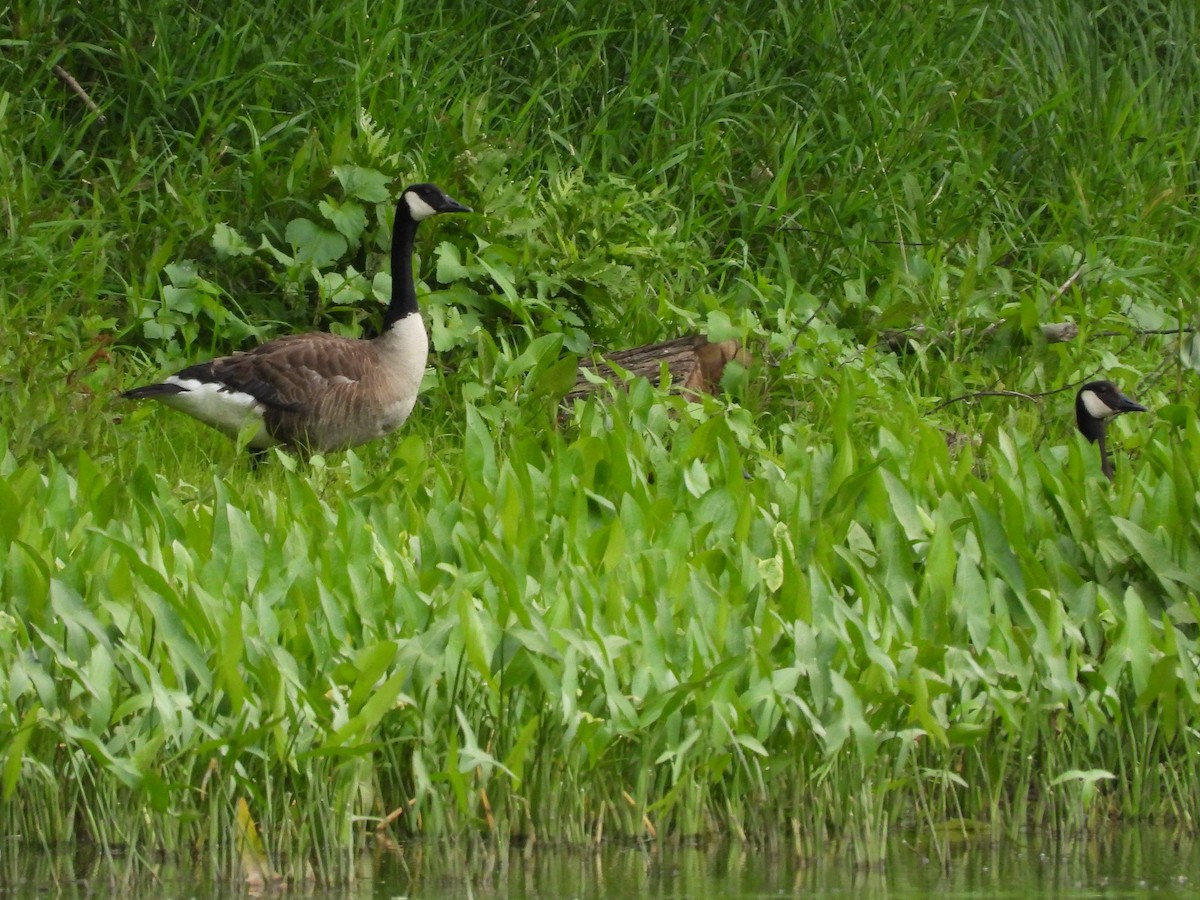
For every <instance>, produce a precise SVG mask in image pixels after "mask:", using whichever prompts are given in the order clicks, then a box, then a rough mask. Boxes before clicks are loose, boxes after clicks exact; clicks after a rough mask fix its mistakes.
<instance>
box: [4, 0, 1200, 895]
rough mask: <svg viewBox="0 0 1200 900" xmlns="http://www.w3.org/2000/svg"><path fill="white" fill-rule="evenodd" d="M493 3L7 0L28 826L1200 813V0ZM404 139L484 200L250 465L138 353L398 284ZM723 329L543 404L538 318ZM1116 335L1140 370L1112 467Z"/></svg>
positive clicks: (136, 839) (504, 829) (449, 832)
mask: <svg viewBox="0 0 1200 900" xmlns="http://www.w3.org/2000/svg"><path fill="white" fill-rule="evenodd" d="M462 7H463V8H462V9H458V8H456V7H455V6H454V5H452V4H451V5H444V6H440V7H435V8H430V7H429V5H425V6H421V5H403V4H402V5H396V6H390V7H389V6H385V7H382V8H381V7H379V6H378V4H375V5H371V6H368V5H366V4H362V3H354V2H350V3H346V4H341V5H338V6H336V7H328V6H325V7H318V6H314V7H313V8H311V9H308V10H298V11H295V12H291V11H288V12H284V11H282V10H270V9H268V10H266V11H265V12H264V11H262V10H261V9H260V7H259V5H256V4H250V3H242V2H233V3H231V4H225V5H223V6H222V7H221V9H220V10H219V11H218V10H217V9H216V7H213V8H212V9H211V10H209V9H208V8H207V7H206V6H205V5H201V6H200V7H199V8H195V9H189V10H187V11H186V12H184V13H182V14H181V13H180V12H179V10H178V9H176V8H174V7H171V8H168V7H166V6H162V5H161V4H153V3H124V4H118V5H116V6H115V7H114V8H112V9H108V10H105V11H98V12H96V13H94V14H91V15H86V16H85V15H83V14H82V13H79V12H76V11H71V10H68V11H63V10H60V9H59V8H58V7H56V6H54V5H51V4H40V3H35V2H29V3H17V4H15V5H13V6H10V8H9V9H8V18H9V19H10V20H11V21H12V23H13V28H12V31H11V34H10V35H9V36H8V37H7V38H5V39H4V41H3V49H4V57H5V59H4V63H3V68H0V183H2V184H3V185H4V186H5V189H4V190H3V191H0V241H2V242H3V247H2V248H0V250H2V252H3V259H4V262H3V264H2V268H0V314H2V315H3V321H4V323H5V325H6V327H5V329H4V332H3V335H2V336H0V385H2V387H3V391H2V392H0V434H3V435H4V447H5V448H6V450H5V451H4V454H3V458H2V460H0V509H3V510H4V511H5V512H4V513H3V514H0V560H2V561H0V598H3V599H2V603H3V605H2V607H0V792H2V793H0V796H2V797H3V804H2V806H0V834H3V835H5V836H19V837H22V838H24V839H26V840H28V841H31V842H34V843H38V844H43V845H46V846H52V845H57V844H59V843H61V842H66V841H88V842H96V843H97V844H98V845H99V846H101V847H102V848H104V850H105V852H109V853H117V852H126V851H127V852H132V853H135V854H139V855H141V856H143V857H144V858H145V859H146V860H147V863H148V864H149V863H150V862H151V861H152V859H153V856H154V854H155V853H156V852H158V851H167V852H169V853H174V854H179V855H181V856H184V857H188V858H192V857H194V858H196V859H198V860H199V861H200V862H201V863H202V864H203V865H204V866H205V867H206V868H207V869H208V871H210V872H211V873H212V874H214V875H217V876H222V877H224V876H233V875H235V874H236V873H238V872H239V871H240V870H241V868H242V867H243V866H244V864H245V862H244V858H243V855H242V854H243V850H244V849H245V848H243V847H242V846H241V845H240V843H239V841H238V840H237V837H236V835H237V821H238V820H237V808H238V802H239V801H241V800H244V801H245V802H246V804H247V806H248V809H249V812H250V814H251V815H252V816H253V818H254V821H255V823H256V825H257V828H258V830H259V833H260V834H261V837H262V841H263V847H262V848H261V851H260V852H261V854H265V858H266V859H267V861H268V862H269V865H270V866H271V867H272V868H273V869H275V870H277V871H279V872H281V873H283V874H284V875H285V876H287V877H289V878H292V879H295V880H304V879H305V878H308V877H314V876H315V877H317V878H320V879H322V880H327V881H339V880H345V879H347V878H350V877H352V875H353V871H354V859H355V855H356V854H357V853H358V852H359V851H360V850H361V848H362V847H363V846H364V845H366V844H368V843H369V842H370V841H371V840H372V839H373V836H374V835H375V832H376V827H377V825H378V823H380V822H381V821H382V820H383V819H384V818H385V817H390V819H389V824H388V825H387V826H386V833H387V834H388V835H389V836H391V837H393V838H399V837H403V836H410V835H411V836H424V837H431V838H448V839H458V840H462V839H467V838H474V837H480V836H482V837H485V838H487V839H489V840H494V841H496V842H498V843H501V844H504V843H507V842H510V841H529V840H536V841H538V842H540V843H558V842H572V843H587V842H591V841H595V840H597V839H628V840H645V839H659V840H685V839H692V838H705V837H714V836H722V835H732V836H734V837H737V838H742V839H745V840H750V841H755V842H761V843H764V844H768V845H771V846H775V847H780V848H786V849H788V850H789V851H794V852H796V853H799V854H802V855H805V856H814V855H817V854H820V853H825V852H829V851H837V852H843V853H845V854H846V855H847V856H848V857H849V858H851V859H853V860H855V861H857V862H862V863H868V862H872V861H876V860H878V859H880V858H881V857H882V852H883V847H884V846H885V842H886V840H887V836H888V834H889V832H890V831H892V830H894V829H897V828H908V827H913V826H916V827H918V828H920V829H922V830H923V831H924V832H925V833H926V834H927V835H928V836H929V840H930V841H931V842H932V843H933V844H934V845H935V846H937V845H938V844H939V841H940V838H939V835H943V834H945V833H946V831H947V829H950V830H952V831H956V830H968V831H974V830H976V829H977V828H978V827H980V826H981V825H982V827H984V828H987V829H990V830H995V831H997V832H1002V833H1016V832H1018V831H1020V830H1021V829H1023V828H1025V827H1027V826H1034V827H1040V828H1047V829H1053V830H1055V831H1060V832H1068V831H1071V830H1075V829H1080V828H1085V827H1090V828H1095V827H1099V826H1100V825H1101V824H1102V823H1105V822H1108V821H1110V820H1112V819H1120V820H1129V821H1134V820H1152V821H1168V822H1173V823H1180V824H1183V825H1186V826H1191V825H1192V824H1193V823H1194V822H1195V821H1196V818H1197V815H1198V814H1200V804H1198V801H1197V798H1198V797H1200V772H1198V771H1197V770H1196V764H1195V760H1196V759H1197V755H1196V750H1197V733H1196V732H1195V730H1194V728H1193V727H1192V725H1191V722H1192V720H1193V718H1194V716H1195V714H1196V713H1197V711H1198V708H1200V676H1198V673H1197V661H1198V660H1200V656H1198V652H1200V644H1198V639H1200V638H1198V631H1197V614H1198V613H1200V600H1198V598H1200V574H1198V573H1200V525H1198V524H1197V523H1198V522H1200V515H1198V514H1197V513H1198V511H1197V502H1198V494H1197V483H1196V482H1197V475H1196V470H1197V465H1196V463H1197V460H1200V423H1198V421H1197V417H1196V414H1195V409H1194V407H1195V401H1196V394H1197V392H1196V388H1195V380H1194V379H1195V371H1194V368H1195V367H1196V366H1197V365H1200V349H1198V346H1197V343H1196V342H1195V341H1194V340H1193V335H1192V334H1191V332H1190V330H1188V329H1191V328H1192V327H1193V326H1194V325H1195V323H1196V308H1195V303H1194V300H1193V297H1194V295H1195V278H1196V276H1195V272H1196V270H1197V258H1196V256H1197V254H1196V250H1195V247H1196V246H1197V245H1198V243H1200V241H1198V232H1200V217H1198V216H1197V214H1196V212H1195V206H1196V194H1197V188H1198V185H1200V177H1198V168H1197V164H1196V159H1197V155H1198V153H1200V110H1198V109H1197V105H1198V104H1200V101H1198V99H1197V98H1198V97H1200V93H1198V92H1197V90H1196V87H1197V85H1200V58H1197V56H1196V54H1195V52H1194V46H1193V45H1194V35H1195V34H1196V33H1197V26H1198V23H1197V21H1196V19H1197V15H1198V14H1197V12H1196V10H1195V9H1194V8H1193V7H1192V5H1190V4H1187V3H1176V4H1171V3H1151V2H1143V3H1140V4H1134V5H1132V6H1126V7H1120V8H1117V7H1110V8H1106V9H1105V10H1104V11H1102V12H1094V11H1092V9H1091V6H1090V5H1088V4H1082V3H1076V2H1070V0H1057V2H1055V3H1053V4H1050V5H1049V6H1047V7H1046V8H1045V9H1044V10H1042V11H1040V12H1039V14H1038V15H1037V16H1036V17H1034V16H1032V15H1031V14H1029V13H1027V12H1025V10H1024V7H1023V6H1022V5H1021V4H998V5H994V6H987V5H982V4H977V5H963V4H955V3H942V4H935V5H934V6H933V7H929V8H925V7H921V8H917V7H913V6H911V5H906V4H899V3H881V4H867V3H850V4H826V5H824V6H823V7H821V8H815V7H814V8H811V9H805V10H804V11H803V13H800V12H796V11H793V10H792V8H791V7H789V6H788V5H786V4H780V5H778V6H777V7H775V8H770V7H768V6H766V5H765V4H760V3H745V4H743V5H742V6H741V7H740V8H739V7H738V6H737V5H734V6H730V5H728V4H725V5H722V6H720V8H719V9H717V8H716V7H713V8H711V9H710V8H707V7H705V8H701V7H699V6H697V7H696V8H687V7H685V6H683V5H678V6H677V7H676V6H672V8H670V9H668V10H666V11H664V12H661V13H654V14H651V13H647V12H635V11H633V10H632V9H629V10H626V9H623V8H621V7H619V5H618V6H614V5H612V4H602V3H588V2H584V3H581V4H575V5H574V6H571V5H565V4H564V5H557V4H530V5H527V6H525V7H523V8H522V9H521V10H520V11H518V12H511V11H509V10H508V8H507V7H505V6H504V5H497V6H495V7H484V6H481V5H477V4H462ZM56 64H57V65H61V66H63V67H64V68H66V69H67V70H68V71H70V72H71V73H72V74H73V75H74V76H75V77H76V78H77V79H78V80H79V81H80V83H82V84H83V85H84V86H85V87H86V88H87V90H88V91H89V93H90V95H91V96H92V98H93V99H94V100H95V101H96V102H97V103H98V104H99V105H100V107H101V109H102V111H103V113H104V115H105V116H106V119H107V122H106V124H100V123H99V122H98V121H97V120H96V117H95V115H93V114H91V113H89V112H88V111H87V109H86V108H85V106H84V105H83V103H82V102H80V101H79V100H78V99H77V98H76V97H75V96H74V95H73V94H72V93H71V92H70V91H69V90H68V88H67V87H66V86H64V85H63V84H62V83H61V82H60V81H59V80H58V79H57V78H56V77H55V75H54V73H53V71H52V67H53V66H54V65H56ZM417 179H420V180H425V179H430V180H434V181H437V182H438V183H439V184H441V185H442V186H444V187H445V188H447V189H448V190H449V191H450V193H451V194H452V195H454V196H456V197H458V198H460V199H462V200H463V201H464V202H467V203H469V204H471V205H472V206H474V207H475V208H476V209H477V210H479V211H480V213H479V214H478V215H475V216H470V217H456V218H455V219H454V220H453V221H445V222H443V221H438V222H436V223H435V224H433V225H431V226H427V227H426V229H424V230H423V232H422V234H421V236H420V240H419V247H418V251H419V253H420V256H421V264H420V269H419V271H420V273H421V276H422V278H423V281H424V286H425V288H427V289H428V291H427V292H423V293H424V297H423V307H424V312H425V315H426V320H427V322H428V323H429V325H430V330H431V335H432V339H433V344H434V349H435V353H434V355H433V359H432V364H431V369H430V371H429V375H428V378H427V381H426V385H425V391H424V393H423V397H422V400H421V403H420V404H419V406H418V409H417V412H416V413H415V414H414V416H413V418H412V420H410V421H409V422H408V423H407V424H406V425H405V427H404V429H403V431H402V432H401V433H400V434H399V435H397V436H395V437H394V438H391V439H388V440H386V441H381V442H379V443H377V444H375V445H370V446H367V447H364V448H360V449H359V450H358V451H355V452H350V453H345V454H339V455H336V456H330V457H329V458H317V459H314V460H312V461H311V462H309V463H298V462H297V461H295V460H292V459H288V458H279V459H277V460H275V461H274V462H273V463H272V464H271V465H269V466H267V467H266V468H264V469H260V470H257V471H256V470H253V469H251V467H250V466H248V465H247V464H246V463H245V462H243V461H241V460H240V459H239V458H238V456H237V453H236V451H235V448H234V447H233V446H232V445H231V444H230V443H229V442H227V441H225V440H224V439H223V438H221V437H220V436H219V435H218V434H216V433H215V432H212V431H209V430H207V429H205V428H203V427H202V426H199V425H197V424H195V423H193V422H191V421H190V420H187V419H186V417H183V416H179V415H176V414H172V413H170V412H168V411H166V410H163V409H160V408H151V407H149V406H146V407H140V406H135V405H132V404H126V403H123V402H121V401H119V400H118V399H116V396H117V394H118V392H119V391H120V390H121V389H123V388H126V387H128V386H130V385H132V384H136V383H139V382H141V381H143V380H145V379H148V378H151V377H153V376H154V375H156V374H157V373H159V372H160V371H162V370H163V369H168V368H170V367H172V366H179V365H182V364H184V363H186V362H188V361H193V360H198V359H200V358H203V357H204V356H206V355H209V354H213V353H222V352H228V351H231V350H234V349H237V348H239V347H243V346H247V345H248V344H250V343H253V342H254V341H256V340H260V339H262V338H264V337H266V336H269V335H272V334H278V333H282V332H284V331H286V330H289V329H297V328H312V327H318V328H330V329H336V330H339V331H343V332H345V333H358V332H359V331H360V330H361V329H362V328H364V327H369V325H370V322H371V321H372V320H373V319H374V316H375V314H376V311H377V310H376V305H375V302H374V298H376V297H378V296H379V295H380V293H381V292H382V291H383V290H384V288H385V287H386V278H384V279H383V280H382V281H381V280H380V279H379V278H378V277H377V273H379V272H381V271H382V270H383V269H384V268H385V267H386V262H385V260H386V240H387V228H386V222H387V216H388V215H389V214H390V209H389V207H390V203H391V200H390V199H389V198H390V197H392V196H394V195H395V189H396V188H397V187H398V185H399V184H400V183H404V182H407V181H410V180H417ZM389 183H390V187H388V185H389ZM385 188H386V189H385ZM297 223H301V224H297ZM1054 321H1074V322H1076V323H1077V324H1078V326H1079V332H1080V333H1079V337H1078V338H1077V339H1076V340H1074V341H1072V342H1069V343H1063V344H1046V343H1045V342H1043V341H1042V340H1041V338H1040V331H1039V328H1038V326H1039V324H1040V323H1042V322H1054ZM918 326H921V327H924V328H925V329H927V331H926V332H925V333H924V334H916V333H914V334H912V335H911V336H910V340H909V341H908V342H907V343H906V344H904V345H902V346H900V347H899V349H889V347H894V346H896V345H894V344H889V343H888V342H887V340H885V338H886V337H887V336H888V335H889V334H891V333H893V332H895V331H897V330H908V329H914V328H917V327H918ZM1172 329H1174V330H1175V331H1174V332H1172ZM1180 329H1182V331H1179V330H1180ZM693 330H703V331H706V332H708V333H709V334H711V335H713V336H715V337H718V338H723V337H729V336H737V337H740V338H741V339H742V340H744V341H745V342H746V343H747V344H748V345H749V347H750V348H751V349H752V351H753V352H754V355H755V358H756V361H757V362H756V364H755V365H753V366H752V367H751V368H750V369H749V370H748V371H743V372H738V373H732V374H731V376H730V377H729V378H728V379H727V384H726V389H727V390H726V392H725V393H724V394H723V396H722V397H721V398H719V399H705V400H704V402H702V403H687V402H685V401H684V400H683V399H681V398H679V397H676V396H670V395H667V394H663V393H660V392H658V391H656V390H653V389H651V388H650V386H649V385H647V384H645V383H642V384H635V385H634V386H633V387H632V389H631V390H630V392H629V393H628V394H625V393H620V392H617V393H615V394H614V395H613V396H611V397H608V398H607V399H597V400H592V401H589V402H586V403H578V404H576V405H575V407H574V408H573V409H572V410H571V411H570V416H569V420H568V421H566V422H565V423H562V424H561V425H559V424H556V422H557V412H558V398H559V397H560V396H561V393H562V390H563V386H564V383H566V382H569V381H570V378H571V376H572V372H573V368H572V363H570V362H568V363H567V364H566V365H565V367H564V365H563V364H562V363H561V360H562V359H563V358H564V357H568V358H569V355H570V354H573V353H574V354H579V353H586V352H588V351H590V350H591V349H592V348H620V347H627V346H633V345H636V344H638V343H643V342H649V341H653V340H657V339H661V338H666V337H672V336H675V335H677V334H679V333H685V332H689V331H693ZM1158 332H1164V333H1158ZM1098 374H1102V375H1104V376H1106V377H1112V378H1114V379H1115V380H1117V381H1118V382H1119V383H1120V384H1121V385H1122V386H1123V387H1124V388H1125V389H1126V390H1128V391H1129V392H1130V393H1131V394H1133V395H1134V396H1135V397H1136V398H1137V399H1139V400H1140V401H1142V402H1144V403H1146V404H1147V405H1149V406H1151V407H1152V408H1153V409H1154V412H1153V413H1151V414H1149V415H1143V416H1139V417H1125V418H1122V419H1121V420H1118V421H1117V423H1116V424H1115V425H1114V427H1113V429H1112V431H1111V435H1112V439H1113V442H1114V443H1115V444H1116V447H1117V453H1116V458H1117V469H1118V474H1117V480H1116V482H1115V483H1114V484H1113V485H1111V486H1110V485H1108V483H1107V482H1106V481H1105V480H1104V479H1103V478H1102V476H1101V475H1100V472H1099V464H1098V460H1097V458H1096V454H1095V451H1094V448H1091V447H1089V446H1088V445H1086V443H1084V442H1083V440H1082V439H1081V438H1079V437H1078V436H1077V435H1076V434H1075V433H1074V430H1073V423H1072V419H1071V404H1072V394H1071V392H1070V390H1069V388H1070V387H1071V386H1073V385H1075V384H1078V383H1080V382H1081V381H1083V380H1086V379H1088V378H1091V377H1093V376H1094V375H1098ZM1058 389H1068V390H1064V391H1063V392H1059V393H1052V392H1054V391H1057V390H1058ZM999 390H1004V391H1014V392H1020V393H1022V394H1026V395H1030V398H1027V399H1020V398H1016V397H1000V396H983V395H980V394H979V392H981V391H999ZM962 395H969V397H970V399H968V400H959V401H956V402H951V403H946V402H945V401H949V400H952V399H953V398H957V397H961V396H962ZM948 436H951V437H957V438H964V439H962V440H952V441H951V442H950V443H952V444H953V445H954V446H953V449H951V448H950V447H948V442H947V437H948ZM746 476H748V477H746ZM245 852H247V853H250V852H252V851H250V850H245Z"/></svg>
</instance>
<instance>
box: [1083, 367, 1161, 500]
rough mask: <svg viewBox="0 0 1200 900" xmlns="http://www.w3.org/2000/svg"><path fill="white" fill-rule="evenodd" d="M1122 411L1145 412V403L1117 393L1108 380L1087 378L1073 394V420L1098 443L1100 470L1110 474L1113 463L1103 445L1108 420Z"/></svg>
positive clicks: (1088, 437)
mask: <svg viewBox="0 0 1200 900" xmlns="http://www.w3.org/2000/svg"><path fill="white" fill-rule="evenodd" d="M1123 412H1146V407H1144V406H1142V404H1140V403H1138V402H1136V401H1135V400H1131V399H1130V398H1129V397H1126V396H1125V395H1124V394H1123V393H1121V389H1120V388H1119V387H1117V386H1116V385H1115V384H1113V383H1112V382H1111V381H1091V382H1088V383H1087V384H1085V385H1084V386H1083V387H1081V388H1080V389H1079V393H1078V394H1076V395H1075V424H1077V425H1078V426H1079V430H1080V431H1081V432H1083V436H1084V437H1085V438H1087V439H1088V440H1089V441H1091V442H1092V443H1093V444H1094V443H1097V442H1099V444H1100V471H1102V472H1103V473H1104V474H1105V475H1107V476H1108V479H1109V480H1110V481H1111V480H1112V477H1113V464H1112V460H1111V459H1110V458H1109V456H1108V448H1107V447H1106V446H1105V445H1104V432H1105V430H1106V429H1107V428H1108V422H1109V420H1110V419H1112V418H1113V417H1114V416H1116V415H1119V414H1120V413H1123Z"/></svg>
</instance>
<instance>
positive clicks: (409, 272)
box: [383, 201, 417, 331]
mask: <svg viewBox="0 0 1200 900" xmlns="http://www.w3.org/2000/svg"><path fill="white" fill-rule="evenodd" d="M416 235H417V223H416V222H415V221H413V218H412V216H410V215H409V214H408V210H407V209H405V208H404V202H403V201H401V202H400V205H399V206H398V207H397V208H396V221H395V224H393V226H392V302H391V303H389V304H388V308H387V312H385V313H384V314H383V330H384V331H387V330H388V329H389V328H391V327H392V326H393V325H395V324H396V323H397V322H399V321H400V320H401V319H403V318H404V317H405V316H409V315H412V314H413V313H415V312H416V311H417V287H416V285H415V284H414V283H413V241H414V240H415V238H416Z"/></svg>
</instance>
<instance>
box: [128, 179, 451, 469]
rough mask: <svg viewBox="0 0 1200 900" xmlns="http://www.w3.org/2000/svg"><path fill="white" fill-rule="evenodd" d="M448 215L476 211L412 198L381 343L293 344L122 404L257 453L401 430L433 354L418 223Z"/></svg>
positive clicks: (421, 190)
mask: <svg viewBox="0 0 1200 900" xmlns="http://www.w3.org/2000/svg"><path fill="white" fill-rule="evenodd" d="M449 212H471V208H470V207H469V206H464V205H463V204H461V203H459V202H458V201H457V200H454V199H452V198H451V197H449V196H447V194H446V193H445V192H444V191H443V190H442V189H441V188H439V187H436V186H435V185H432V184H414V185H412V186H411V187H408V188H406V189H405V190H404V194H403V195H402V197H401V201H400V202H399V203H398V204H397V205H396V221H395V224H394V226H393V228H392V299H391V303H389V304H388V308H387V311H386V312H385V313H384V316H383V329H382V331H381V332H380V334H379V336H378V337H374V338H369V339H363V338H347V337H340V336H338V335H333V334H325V333H322V332H313V333H310V334H293V335H287V336H285V337H280V338H276V339H275V340H272V341H268V342H267V343H265V344H262V345H260V346H258V347H256V348H255V349H253V350H250V351H248V352H245V353H234V354H233V355H232V356H222V357H218V358H217V359H213V360H209V361H208V362H204V363H199V364H197V365H194V366H189V367H188V368H186V369H183V370H182V371H180V372H176V373H175V374H174V375H171V376H169V377H167V378H165V379H164V380H163V381H162V382H160V383H158V384H148V385H145V386H144V387H137V388H133V389H132V390H129V391H126V392H125V393H124V394H123V396H125V397H127V398H130V399H141V398H143V397H151V398H153V399H155V400H160V401H162V402H163V403H165V404H167V405H168V406H173V407H175V408H176V409H179V410H182V411H183V412H185V413H187V414H188V415H190V416H194V417H195V418H197V419H199V420H200V421H201V422H204V423H206V424H208V425H211V426H213V427H214V428H217V429H219V430H220V431H223V432H225V433H226V434H228V435H229V436H231V437H236V436H237V435H238V434H239V433H241V432H242V431H243V429H253V431H252V432H251V436H250V438H249V446H250V447H251V448H252V450H255V451H258V452H261V451H262V450H264V449H266V448H267V447H270V446H272V445H275V444H284V445H286V446H289V447H292V448H294V449H297V450H301V451H310V452H311V451H317V452H324V451H329V450H342V449H345V448H347V447H354V446H357V445H359V444H362V443H365V442H367V441H370V440H372V439H374V438H377V437H380V436H382V435H384V434H387V433H388V432H390V431H393V430H395V429H396V428H398V427H399V426H400V425H401V423H403V422H404V420H405V419H407V418H408V415H409V413H411V412H412V409H413V405H414V404H415V403H416V400H417V391H418V389H419V388H420V385H421V378H422V376H423V375H424V374H425V360H426V357H427V356H428V354H429V339H428V336H427V335H426V333H425V324H424V322H422V321H421V314H420V312H419V311H418V310H417V292H416V287H415V286H414V284H413V263H412V257H413V239H414V237H415V236H416V232H417V224H418V223H419V222H421V221H422V220H423V219H427V218H429V217H430V216H433V215H436V214H438V213H449ZM256 422H257V423H258V424H257V428H255V424H256Z"/></svg>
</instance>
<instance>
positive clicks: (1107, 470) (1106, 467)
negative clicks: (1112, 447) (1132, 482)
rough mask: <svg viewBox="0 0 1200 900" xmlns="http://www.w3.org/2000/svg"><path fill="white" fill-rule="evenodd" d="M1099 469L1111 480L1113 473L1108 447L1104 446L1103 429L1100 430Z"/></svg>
mask: <svg viewBox="0 0 1200 900" xmlns="http://www.w3.org/2000/svg"><path fill="white" fill-rule="evenodd" d="M1100 471H1101V472H1103V473H1104V474H1105V475H1107V476H1108V480H1109V481H1112V480H1113V475H1114V474H1115V472H1114V470H1113V464H1112V459H1111V458H1110V457H1109V455H1108V447H1106V446H1104V430H1103V428H1102V429H1101V430H1100Z"/></svg>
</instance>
